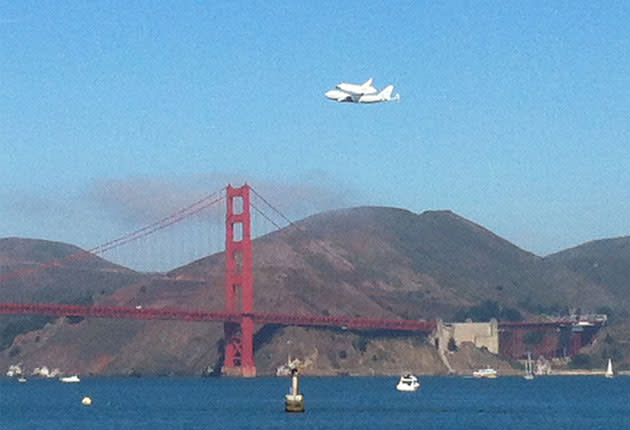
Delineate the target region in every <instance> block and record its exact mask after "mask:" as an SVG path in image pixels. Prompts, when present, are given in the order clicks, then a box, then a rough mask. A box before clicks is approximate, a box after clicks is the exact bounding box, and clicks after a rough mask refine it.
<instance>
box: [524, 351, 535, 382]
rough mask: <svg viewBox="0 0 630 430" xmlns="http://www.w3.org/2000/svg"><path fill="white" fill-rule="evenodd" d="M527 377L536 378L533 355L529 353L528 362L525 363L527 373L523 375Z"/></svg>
mask: <svg viewBox="0 0 630 430" xmlns="http://www.w3.org/2000/svg"><path fill="white" fill-rule="evenodd" d="M523 378H525V379H528V380H529V379H534V366H533V364H532V355H531V354H530V353H529V352H528V353H527V362H526V363H525V375H524V376H523Z"/></svg>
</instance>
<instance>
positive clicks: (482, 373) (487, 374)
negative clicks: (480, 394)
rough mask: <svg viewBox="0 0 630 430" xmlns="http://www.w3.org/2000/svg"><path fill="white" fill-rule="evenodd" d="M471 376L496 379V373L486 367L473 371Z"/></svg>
mask: <svg viewBox="0 0 630 430" xmlns="http://www.w3.org/2000/svg"><path fill="white" fill-rule="evenodd" d="M473 376H474V377H475V378H496V377H497V371H496V370H494V369H493V368H492V367H486V368H485V369H479V370H475V371H474V372H473Z"/></svg>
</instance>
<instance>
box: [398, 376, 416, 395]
mask: <svg viewBox="0 0 630 430" xmlns="http://www.w3.org/2000/svg"><path fill="white" fill-rule="evenodd" d="M418 388H420V382H419V381H418V378H416V377H415V376H414V375H412V374H410V373H406V374H404V375H402V376H401V377H400V379H399V380H398V384H396V389H397V390H398V391H416V390H417V389H418Z"/></svg>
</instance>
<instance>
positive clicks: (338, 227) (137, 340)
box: [0, 207, 612, 374]
mask: <svg viewBox="0 0 630 430" xmlns="http://www.w3.org/2000/svg"><path fill="white" fill-rule="evenodd" d="M223 264H224V263H223V255H222V254H216V255H212V256H209V257H207V258H204V259H201V260H198V261H195V262H193V263H191V264H189V265H186V266H184V267H180V268H178V269H175V270H173V271H172V272H170V273H168V274H167V275H166V276H165V277H152V278H148V277H145V278H141V279H140V280H139V281H137V282H136V283H135V284H133V285H130V286H126V287H121V288H117V289H116V290H115V291H114V292H113V293H112V294H101V295H98V294H96V292H98V291H99V290H98V289H96V290H91V296H90V299H91V300H92V301H94V302H98V303H110V304H132V305H141V306H155V307H165V306H169V307H171V306H178V307H179V306H181V307H191V308H203V309H217V310H219V309H223V294H224V293H223V288H224V287H223ZM100 273H101V274H103V276H104V277H105V276H106V275H104V273H105V272H100ZM121 273H127V272H124V271H123V272H121ZM254 278H255V298H254V300H255V307H256V309H257V310H258V311H267V312H281V313H298V314H329V315H347V316H361V317H382V318H396V317H403V318H436V317H441V318H444V319H446V320H449V319H452V318H454V316H455V314H456V313H457V311H459V310H461V309H462V308H467V307H470V306H473V305H476V304H479V303H481V302H483V301H486V300H493V301H496V302H497V303H499V304H500V305H501V306H505V307H508V306H509V307H514V308H518V309H519V310H520V311H521V312H523V313H527V312H534V311H536V310H538V309H541V308H545V307H552V306H560V305H562V306H571V307H582V308H583V309H592V308H594V307H596V306H603V305H610V304H611V303H612V299H611V296H610V295H609V294H608V292H607V291H605V290H603V289H602V288H601V287H599V286H598V285H596V284H595V283H593V282H591V281H589V280H588V279H585V278H584V277H582V276H580V275H577V274H575V273H574V272H572V271H570V270H569V269H568V268H566V267H564V266H562V265H557V264H555V263H554V262H552V261H547V260H544V259H542V258H540V257H537V256H535V255H533V254H531V253H528V252H526V251H523V250H521V249H519V248H518V247H516V246H515V245H513V244H511V243H509V242H507V241H506V240H504V239H501V238H500V237H498V236H496V235H494V234H493V233H491V232H490V231H488V230H486V229H485V228H483V227H481V226H479V225H477V224H475V223H473V222H471V221H468V220H466V219H464V218H461V217H459V216H458V215H456V214H454V213H452V212H448V211H430V212H424V213H422V214H419V215H418V214H414V213H412V212H409V211H406V210H402V209H393V208H379V207H363V208H354V209H346V210H339V211H331V212H326V213H323V214H319V215H315V216H312V217H309V218H307V219H304V220H302V221H300V222H298V223H296V224H295V225H293V226H290V227H288V228H286V229H283V230H280V231H277V232H274V233H272V234H269V235H267V236H265V237H262V238H260V239H257V240H256V241H255V242H254ZM116 285H118V286H120V285H121V283H118V284H116ZM110 291H112V290H110ZM258 329H259V331H258V333H257V338H256V361H257V363H258V366H259V372H260V373H265V372H272V371H273V369H274V368H275V367H276V366H278V365H280V364H282V363H283V362H285V361H286V354H287V353H288V352H290V351H289V350H291V349H294V350H293V353H294V355H295V354H300V355H301V356H302V357H304V358H306V357H311V358H312V360H311V361H312V371H313V372H316V373H320V374H325V373H339V372H350V373H369V372H377V373H397V372H398V370H396V369H399V368H405V367H406V368H407V369H415V370H417V371H418V373H432V372H440V371H444V369H443V368H442V367H441V366H440V364H439V362H438V361H436V359H435V353H434V352H433V350H432V349H431V348H430V347H429V346H425V347H423V348H419V350H420V351H421V352H420V354H421V355H422V357H424V358H422V359H420V361H414V360H415V359H413V354H406V353H403V352H400V354H398V355H394V356H392V355H391V354H384V353H383V351H384V349H383V348H384V347H383V342H388V343H389V344H388V348H390V349H391V348H394V347H393V346H392V345H391V342H394V343H396V342H398V343H400V342H402V344H406V343H409V342H411V343H412V344H415V345H418V344H419V343H418V342H421V339H419V338H417V337H414V336H411V337H408V336H407V337H400V338H397V339H394V340H392V339H391V338H389V337H383V334H382V333H380V334H378V335H368V334H361V333H354V332H349V331H345V332H344V331H339V330H337V331H335V330H324V329H302V328H285V329H277V328H275V329H274V328H272V327H267V328H260V327H259V328H258ZM221 339H222V327H221V325H220V324H217V323H208V324H198V323H184V322H182V323H173V322H157V321H144V322H136V321H107V320H99V319H91V320H84V321H82V322H80V323H79V324H69V323H68V322H67V321H58V322H57V323H56V324H54V325H51V326H49V327H46V328H45V329H43V330H39V331H36V332H31V333H29V334H27V335H24V336H20V337H18V339H16V341H15V342H14V344H13V346H12V347H11V348H9V349H7V350H6V351H5V354H4V357H3V358H0V368H1V366H3V365H5V364H7V363H9V362H16V361H22V362H23V363H24V364H25V366H27V367H28V366H31V367H34V366H36V365H37V366H41V365H43V364H46V365H48V366H49V367H60V368H61V369H62V370H65V371H68V372H80V373H89V372H92V373H104V374H118V373H130V372H140V373H152V374H155V373H183V374H186V373H187V374H192V373H199V372H201V371H203V370H204V369H206V368H208V367H213V368H217V367H218V366H220V364H221V363H220V359H221V345H222V344H221ZM44 340H45V341H44ZM298 345H299V347H298ZM340 345H342V346H340ZM400 348H402V349H400V350H399V349H398V347H396V350H399V351H404V347H402V346H400ZM331 351H332V352H331ZM379 351H381V352H379ZM422 351H424V352H422ZM393 363H395V364H393ZM394 370H396V371H394Z"/></svg>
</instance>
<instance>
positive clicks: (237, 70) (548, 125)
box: [0, 0, 630, 255]
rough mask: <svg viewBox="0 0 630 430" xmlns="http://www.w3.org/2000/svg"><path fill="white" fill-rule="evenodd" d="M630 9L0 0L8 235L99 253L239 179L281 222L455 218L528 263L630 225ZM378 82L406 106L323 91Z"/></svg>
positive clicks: (2, 206) (1, 199) (2, 177)
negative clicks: (382, 211)
mask: <svg viewBox="0 0 630 430" xmlns="http://www.w3.org/2000/svg"><path fill="white" fill-rule="evenodd" d="M629 22H630V3H628V2H625V1H619V2H617V1H605V2H593V1H552V2H549V1H526V2H507V1H503V0H501V1H496V2H493V1H472V2H470V1H445V2H435V1H426V2H424V1H398V2H394V1H392V2H388V1H382V2H380V1H379V2H371V1H344V2H341V1H337V0H335V1H273V0H271V1H270V0H265V1H216V0H214V1H201V0H198V1H186V0H180V1H172V2H156V1H73V2H66V1H28V0H23V1H6V0H2V1H0V149H1V151H0V161H1V166H0V167H1V169H0V183H1V184H2V187H1V188H0V237H6V236H20V237H32V238H45V239H51V240H59V241H64V242H69V243H73V244H76V245H79V246H82V247H85V248H90V247H92V246H94V245H97V244H99V243H101V242H102V241H104V240H107V239H111V238H114V237H116V236H117V235H119V234H120V233H122V232H125V231H129V229H130V228H133V227H136V226H140V225H142V224H143V223H145V222H148V221H152V220H153V219H154V218H157V217H159V216H162V215H164V213H166V212H168V210H170V209H173V208H175V207H176V206H178V205H180V204H184V203H186V202H187V201H188V200H191V199H194V198H197V197H199V196H201V195H203V194H204V193H206V192H212V191H215V190H217V189H218V188H220V187H221V186H223V185H224V184H225V183H226V182H227V181H235V182H236V183H238V182H239V181H243V180H247V181H248V182H249V183H251V184H252V185H253V186H254V187H256V188H257V189H259V191H260V192H261V193H263V194H265V195H267V194H271V195H273V196H274V198H275V199H276V201H273V203H275V204H277V205H278V206H279V207H281V208H284V209H285V211H286V212H287V213H288V214H289V215H290V216H293V217H300V216H304V215H306V214H309V213H314V212H317V211H319V210H323V209H329V208H333V207H347V206H354V205H378V206H396V207H402V208H406V209H409V210H411V211H414V212H422V211H424V210H429V209H450V210H452V211H454V212H456V213H458V214H459V215H461V216H463V217H465V218H468V219H470V220H472V221H474V222H477V223H479V224H481V225H483V226H484V227H486V228H488V229H490V230H492V231H493V232H495V233H497V234H498V235H500V236H502V237H504V238H506V239H507V240H509V241H511V242H513V243H515V244H516V245H518V246H520V247H521V248H524V249H526V250H529V251H531V252H534V253H536V254H538V255H546V254H548V253H551V252H555V251H558V250H561V249H564V248H567V247H570V246H574V245H577V244H580V243H582V242H585V241H588V240H592V239H598V238H605V237H614V236H620V235H628V234H630V134H629V128H630V54H629V53H630V31H628V23H629ZM369 77H373V78H374V84H375V86H377V87H379V88H382V87H384V86H385V85H387V84H390V83H391V84H394V85H395V86H396V89H395V92H399V93H400V94H401V100H400V101H399V102H391V103H381V104H376V105H354V104H349V103H343V104H338V103H335V102H333V101H329V100H327V99H326V98H325V97H324V95H323V94H324V92H325V91H326V90H328V89H330V88H332V87H334V85H335V84H337V83H338V82H340V81H347V82H356V83H360V82H363V81H365V80H366V79H367V78H369ZM277 200H280V201H277ZM152 217H153V218H152Z"/></svg>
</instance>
